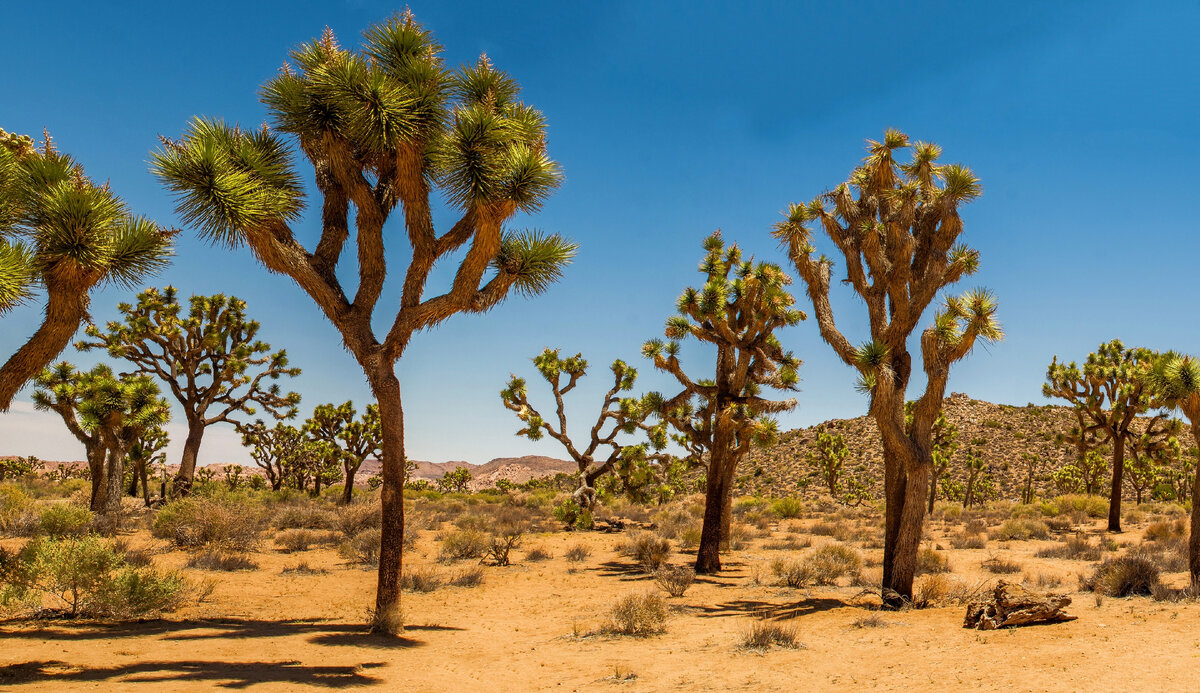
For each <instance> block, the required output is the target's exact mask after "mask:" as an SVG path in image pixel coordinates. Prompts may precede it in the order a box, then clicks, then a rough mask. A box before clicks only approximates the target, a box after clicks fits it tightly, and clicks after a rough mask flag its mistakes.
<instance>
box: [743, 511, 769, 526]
mask: <svg viewBox="0 0 1200 693" xmlns="http://www.w3.org/2000/svg"><path fill="white" fill-rule="evenodd" d="M774 519H775V518H774V516H773V515H771V514H769V513H765V512H760V511H758V510H755V511H752V512H748V513H746V514H745V515H742V522H745V523H746V525H747V526H748V527H754V528H756V529H760V530H767V529H769V528H770V527H771V522H772V521H773V520H774Z"/></svg>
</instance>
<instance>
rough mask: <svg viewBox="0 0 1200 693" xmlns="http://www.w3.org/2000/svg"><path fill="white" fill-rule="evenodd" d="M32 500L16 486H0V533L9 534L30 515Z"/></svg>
mask: <svg viewBox="0 0 1200 693" xmlns="http://www.w3.org/2000/svg"><path fill="white" fill-rule="evenodd" d="M32 510H33V499H31V498H30V497H29V496H28V495H26V494H25V492H24V491H22V490H21V487H20V486H17V485H16V484H0V532H11V531H13V529H14V528H15V527H17V526H18V525H20V524H22V519H23V518H24V517H25V516H26V515H30V514H32Z"/></svg>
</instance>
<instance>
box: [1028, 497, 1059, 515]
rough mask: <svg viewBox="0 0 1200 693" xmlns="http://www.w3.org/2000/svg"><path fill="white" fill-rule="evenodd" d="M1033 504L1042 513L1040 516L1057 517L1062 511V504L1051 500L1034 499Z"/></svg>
mask: <svg viewBox="0 0 1200 693" xmlns="http://www.w3.org/2000/svg"><path fill="white" fill-rule="evenodd" d="M1034 505H1035V506H1037V509H1038V511H1039V512H1040V513H1042V517H1058V516H1059V515H1061V514H1062V512H1063V509H1062V506H1060V505H1059V504H1058V503H1056V502H1054V501H1052V500H1041V499H1039V500H1036V501H1034Z"/></svg>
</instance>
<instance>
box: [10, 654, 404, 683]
mask: <svg viewBox="0 0 1200 693" xmlns="http://www.w3.org/2000/svg"><path fill="white" fill-rule="evenodd" d="M382 666H385V664H384V663H383V662H368V663H363V664H359V665H357V666H304V665H302V664H300V663H299V662H218V661H204V660H192V661H179V662H136V663H133V664H126V665H121V666H112V667H92V668H82V667H79V666H75V665H71V664H68V663H66V662H61V661H55V660H50V661H44V662H26V663H24V664H13V665H10V666H7V667H4V668H3V669H0V684H3V685H5V686H8V685H17V684H27V683H47V682H49V683H60V684H67V683H102V682H114V681H113V680H114V679H120V681H119V682H114V683H153V682H165V681H177V682H209V683H211V685H212V686H214V687H217V688H234V689H238V688H249V687H250V686H253V685H255V684H259V683H291V684H296V685H299V686H316V687H319V688H347V687H349V686H375V685H379V684H381V683H383V679H380V678H378V677H375V676H370V675H368V674H366V673H364V671H363V670H367V669H375V668H379V667H382Z"/></svg>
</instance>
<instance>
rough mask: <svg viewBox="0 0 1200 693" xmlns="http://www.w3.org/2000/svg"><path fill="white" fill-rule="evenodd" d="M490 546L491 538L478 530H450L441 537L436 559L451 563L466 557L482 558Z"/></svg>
mask: <svg viewBox="0 0 1200 693" xmlns="http://www.w3.org/2000/svg"><path fill="white" fill-rule="evenodd" d="M491 546H492V542H491V539H490V538H489V537H488V535H486V534H484V533H483V532H481V531H479V530H476V529H455V530H451V531H450V532H447V533H446V535H445V536H444V537H443V538H442V547H441V550H440V552H439V553H438V561H440V562H442V563H452V562H454V561H459V560H463V559H467V558H483V557H484V556H485V555H486V554H487V552H488V550H489V549H491Z"/></svg>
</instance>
